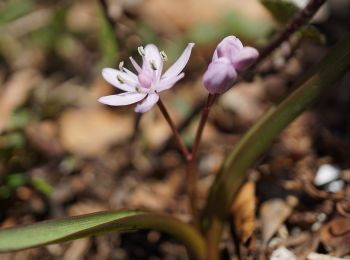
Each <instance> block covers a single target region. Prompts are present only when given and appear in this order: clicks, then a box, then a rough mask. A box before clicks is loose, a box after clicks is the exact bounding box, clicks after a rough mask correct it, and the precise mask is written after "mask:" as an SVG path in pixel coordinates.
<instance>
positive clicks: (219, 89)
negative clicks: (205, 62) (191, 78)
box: [99, 36, 259, 113]
mask: <svg viewBox="0 0 350 260" xmlns="http://www.w3.org/2000/svg"><path fill="white" fill-rule="evenodd" d="M193 46H194V43H189V44H188V45H187V47H186V49H185V50H184V51H183V53H182V54H181V56H180V57H179V59H178V60H177V61H176V62H175V63H174V64H173V65H172V66H170V68H169V69H168V70H167V71H166V72H165V73H164V74H162V71H163V64H164V62H165V61H166V60H167V56H166V54H165V53H164V51H161V52H160V51H159V50H158V48H157V47H156V46H155V45H153V44H148V45H147V46H146V47H145V48H143V47H139V48H138V51H139V54H140V55H141V57H142V66H140V65H138V64H137V62H136V61H135V60H134V59H133V58H132V57H130V60H131V63H132V65H133V66H134V68H135V70H136V72H137V74H135V73H133V72H131V71H130V70H128V69H126V68H124V66H123V65H124V63H123V62H121V63H120V65H119V70H117V69H112V68H105V69H103V70H102V76H103V77H104V79H105V80H106V81H108V82H109V83H110V84H112V85H113V86H115V87H117V88H119V89H121V90H123V91H125V92H124V93H121V94H117V95H110V96H104V97H101V98H100V99H99V101H100V102H101V103H103V104H106V105H111V106H124V105H129V104H133V103H137V102H139V101H141V100H143V101H142V102H141V103H138V104H137V105H136V107H135V112H139V113H144V112H147V111H148V110H150V109H151V108H152V107H153V106H154V105H155V104H156V103H157V102H158V100H159V94H158V93H159V92H162V91H164V90H167V89H170V88H171V87H173V86H174V84H175V83H176V82H177V81H179V80H180V79H181V78H183V77H184V75H185V74H184V73H183V72H182V70H183V69H184V67H185V66H186V64H187V62H188V60H189V58H190V55H191V51H192V48H193ZM258 55H259V54H258V51H257V50H256V49H254V48H252V47H243V44H242V43H241V41H240V40H239V39H238V38H237V37H235V36H228V37H226V38H225V39H223V40H222V41H221V42H220V43H219V45H218V46H217V47H216V50H215V52H214V55H213V58H212V61H211V63H210V64H209V66H208V69H207V71H206V72H205V74H204V76H203V84H204V86H205V87H206V89H207V90H208V91H209V93H211V94H222V93H224V92H226V91H227V90H228V89H230V88H231V87H232V86H233V84H234V83H235V81H236V80H237V72H239V71H243V70H245V69H246V68H247V67H248V66H250V65H251V64H252V63H253V62H254V61H255V60H256V59H257V57H258Z"/></svg>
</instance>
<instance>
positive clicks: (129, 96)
mask: <svg viewBox="0 0 350 260" xmlns="http://www.w3.org/2000/svg"><path fill="white" fill-rule="evenodd" d="M146 95H147V94H146V93H133V92H125V93H121V94H118V95H109V96H104V97H100V98H99V99H98V101H99V102H101V103H103V104H106V105H110V106H125V105H130V104H133V103H136V102H138V101H140V100H141V99H143V98H144V97H145V96H146Z"/></svg>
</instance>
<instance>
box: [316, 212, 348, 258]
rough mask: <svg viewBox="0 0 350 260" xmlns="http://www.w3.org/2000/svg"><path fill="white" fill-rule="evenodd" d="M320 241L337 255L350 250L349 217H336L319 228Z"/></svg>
mask: <svg viewBox="0 0 350 260" xmlns="http://www.w3.org/2000/svg"><path fill="white" fill-rule="evenodd" d="M320 237H321V242H322V243H323V244H324V245H325V246H326V248H327V249H329V250H330V251H335V252H336V254H337V255H338V256H341V255H345V254H347V253H349V252H350V247H349V245H350V218H346V217H337V218H334V219H332V220H331V221H330V222H328V223H327V224H326V225H324V226H323V227H322V228H321V233H320Z"/></svg>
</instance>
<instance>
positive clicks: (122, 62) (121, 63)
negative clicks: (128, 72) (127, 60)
mask: <svg viewBox="0 0 350 260" xmlns="http://www.w3.org/2000/svg"><path fill="white" fill-rule="evenodd" d="M119 70H121V71H123V70H124V61H121V62H119Z"/></svg>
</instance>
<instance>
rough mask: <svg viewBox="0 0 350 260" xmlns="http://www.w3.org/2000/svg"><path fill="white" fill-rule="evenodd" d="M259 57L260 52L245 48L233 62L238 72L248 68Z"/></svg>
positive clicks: (237, 54)
mask: <svg viewBox="0 0 350 260" xmlns="http://www.w3.org/2000/svg"><path fill="white" fill-rule="evenodd" d="M258 56H259V52H258V51H257V50H256V49H255V48H252V47H244V48H243V49H241V50H240V51H239V52H238V53H236V55H235V56H234V57H233V58H232V60H231V62H232V64H233V66H234V67H235V69H236V70H239V71H242V70H245V69H246V68H248V67H249V66H250V65H251V64H252V63H253V62H254V61H255V60H256V59H257V58H258Z"/></svg>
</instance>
